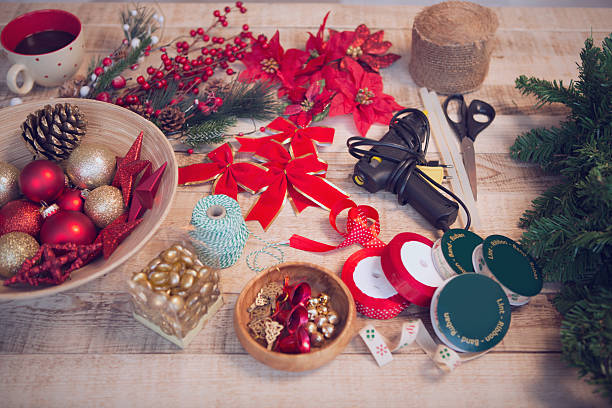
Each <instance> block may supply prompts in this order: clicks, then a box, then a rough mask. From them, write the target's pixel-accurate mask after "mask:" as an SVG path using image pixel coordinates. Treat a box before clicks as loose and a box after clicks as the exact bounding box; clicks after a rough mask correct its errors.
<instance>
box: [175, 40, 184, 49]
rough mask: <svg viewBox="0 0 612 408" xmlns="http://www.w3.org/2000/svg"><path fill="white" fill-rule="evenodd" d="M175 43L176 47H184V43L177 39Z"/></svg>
mask: <svg viewBox="0 0 612 408" xmlns="http://www.w3.org/2000/svg"><path fill="white" fill-rule="evenodd" d="M174 45H175V46H176V48H183V43H182V42H181V41H177V42H176V44H174Z"/></svg>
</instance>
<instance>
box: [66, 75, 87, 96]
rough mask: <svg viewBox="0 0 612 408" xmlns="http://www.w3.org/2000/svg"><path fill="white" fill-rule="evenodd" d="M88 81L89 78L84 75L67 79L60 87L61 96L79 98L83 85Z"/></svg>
mask: <svg viewBox="0 0 612 408" xmlns="http://www.w3.org/2000/svg"><path fill="white" fill-rule="evenodd" d="M86 83H87V78H85V77H84V76H83V75H77V76H75V77H74V78H72V79H69V80H67V81H66V82H64V83H63V84H62V86H60V88H59V97H60V98H78V97H79V96H80V94H79V91H80V90H81V87H82V86H83V85H85V84H86Z"/></svg>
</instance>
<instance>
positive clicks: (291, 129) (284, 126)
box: [236, 117, 335, 157]
mask: <svg viewBox="0 0 612 408" xmlns="http://www.w3.org/2000/svg"><path fill="white" fill-rule="evenodd" d="M267 128H269V129H272V130H277V131H279V132H280V133H277V134H274V135H271V136H265V137H260V138H253V137H237V138H236V140H237V141H238V142H239V143H240V149H238V151H239V152H256V151H257V150H258V149H259V147H260V146H261V145H262V143H266V142H267V141H270V140H274V141H276V142H279V143H281V144H285V143H288V142H290V143H291V144H290V147H289V150H290V151H291V154H292V156H293V157H300V156H303V155H305V154H309V153H313V154H315V155H316V154H317V150H316V148H315V146H314V144H315V143H317V144H332V143H333V141H334V132H335V130H334V129H333V128H329V127H322V126H312V127H305V128H301V127H299V126H296V125H295V124H294V123H293V122H291V121H289V120H287V119H285V118H282V117H279V118H276V119H274V120H273V121H272V122H270V124H269V125H268V126H267Z"/></svg>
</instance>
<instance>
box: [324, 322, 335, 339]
mask: <svg viewBox="0 0 612 408" xmlns="http://www.w3.org/2000/svg"><path fill="white" fill-rule="evenodd" d="M321 332H323V335H324V336H325V338H326V339H329V338H330V337H331V336H333V335H334V325H333V324H330V323H325V324H324V325H323V326H321Z"/></svg>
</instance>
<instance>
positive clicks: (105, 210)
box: [84, 186, 125, 228]
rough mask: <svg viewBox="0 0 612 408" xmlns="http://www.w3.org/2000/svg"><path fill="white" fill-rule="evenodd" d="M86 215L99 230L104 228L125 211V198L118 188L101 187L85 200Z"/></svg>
mask: <svg viewBox="0 0 612 408" xmlns="http://www.w3.org/2000/svg"><path fill="white" fill-rule="evenodd" d="M84 211H85V214H87V216H88V217H89V218H91V220H92V221H93V222H94V224H96V226H97V227H98V228H104V227H106V226H108V225H109V224H110V223H111V222H113V221H115V219H116V218H117V217H119V216H120V215H121V214H123V213H124V211H125V206H124V204H123V196H122V195H121V191H120V190H119V189H118V188H117V187H113V186H101V187H98V188H96V189H95V190H93V191H92V192H90V193H89V195H88V196H87V198H86V199H85V207H84Z"/></svg>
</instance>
